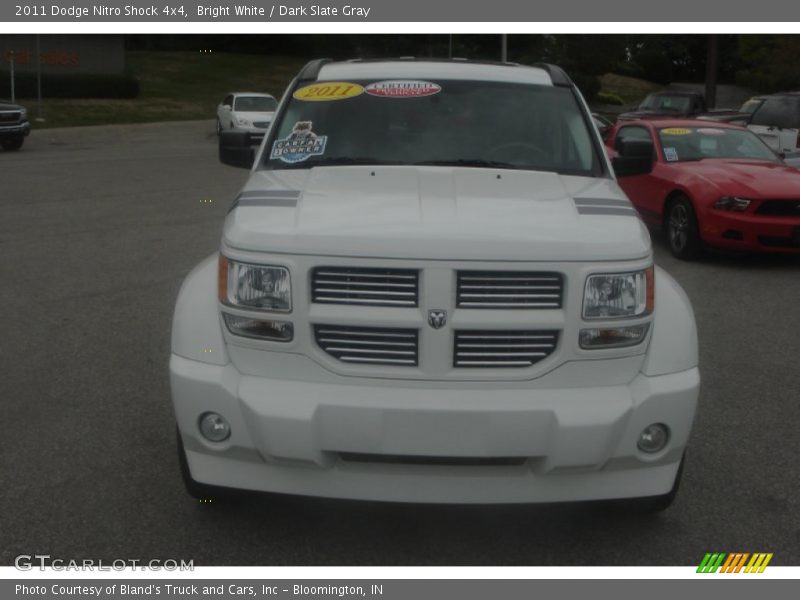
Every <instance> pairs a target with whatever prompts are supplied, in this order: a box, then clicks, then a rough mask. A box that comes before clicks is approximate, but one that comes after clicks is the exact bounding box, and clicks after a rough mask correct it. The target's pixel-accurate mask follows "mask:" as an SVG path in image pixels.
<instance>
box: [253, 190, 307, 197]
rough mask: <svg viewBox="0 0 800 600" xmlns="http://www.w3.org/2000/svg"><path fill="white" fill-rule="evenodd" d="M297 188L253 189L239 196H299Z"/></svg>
mask: <svg viewBox="0 0 800 600" xmlns="http://www.w3.org/2000/svg"><path fill="white" fill-rule="evenodd" d="M299 197H300V192H298V191H297V190H252V191H249V192H242V193H241V194H239V198H299Z"/></svg>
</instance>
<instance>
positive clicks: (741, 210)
mask: <svg viewBox="0 0 800 600" xmlns="http://www.w3.org/2000/svg"><path fill="white" fill-rule="evenodd" d="M633 142H635V143H636V144H635V147H636V148H637V151H638V152H641V156H642V157H643V160H647V161H649V162H650V164H651V170H650V172H649V173H647V174H644V175H635V176H630V177H621V178H620V186H621V187H622V189H623V190H625V193H626V194H627V195H628V198H630V199H631V201H632V202H633V204H634V206H635V207H636V209H637V210H638V211H639V212H640V213H641V215H642V218H643V219H644V221H646V222H647V223H649V224H651V225H654V226H656V227H663V229H664V230H665V231H666V233H667V239H668V243H669V248H670V250H671V252H672V254H674V255H675V256H677V257H678V258H682V259H690V258H694V257H696V256H697V255H698V253H699V252H700V251H701V250H702V247H703V245H704V244H707V245H709V246H715V247H719V248H727V249H732V250H746V251H775V252H800V171H798V170H797V169H793V168H790V167H788V166H787V165H786V164H784V163H783V161H781V160H780V158H778V157H777V156H776V155H775V153H774V152H773V151H772V150H771V149H770V148H769V147H768V146H767V145H766V144H765V143H764V142H763V141H762V140H760V139H759V138H758V136H756V135H755V134H754V133H753V132H751V131H749V130H748V129H746V128H743V127H738V126H735V125H730V124H727V123H713V124H711V123H699V122H698V121H694V120H672V121H666V120H664V121H645V120H641V121H634V122H625V123H621V124H619V125H618V126H617V127H615V129H614V131H612V133H611V135H610V136H609V138H608V145H609V148H608V152H609V154H610V155H611V156H618V155H623V156H624V155H625V152H626V147H627V145H628V144H629V143H633Z"/></svg>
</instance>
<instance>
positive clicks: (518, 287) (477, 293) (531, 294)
mask: <svg viewBox="0 0 800 600" xmlns="http://www.w3.org/2000/svg"><path fill="white" fill-rule="evenodd" d="M563 291H564V280H563V278H562V276H561V274H560V273H551V272H530V271H459V272H458V284H457V291H456V294H457V295H456V305H457V306H459V307H461V308H501V309H503V308H529V309H530V308H533V309H546V308H561V302H562V296H563Z"/></svg>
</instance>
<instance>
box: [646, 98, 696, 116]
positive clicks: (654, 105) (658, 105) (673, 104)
mask: <svg viewBox="0 0 800 600" xmlns="http://www.w3.org/2000/svg"><path fill="white" fill-rule="evenodd" d="M691 102H692V101H691V98H690V97H689V96H679V95H673V94H650V95H649V96H647V98H645V99H644V101H643V102H642V103H641V104H640V105H639V108H640V109H644V110H658V111H664V112H679V113H684V112H689V108H690V107H691Z"/></svg>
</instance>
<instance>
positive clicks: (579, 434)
mask: <svg viewBox="0 0 800 600" xmlns="http://www.w3.org/2000/svg"><path fill="white" fill-rule="evenodd" d="M247 143H248V138H247V133H239V132H224V133H223V135H222V137H221V140H220V156H221V158H222V160H223V162H226V163H228V164H240V165H246V166H250V165H252V164H253V150H252V149H251V148H249V147H248V146H247ZM649 159H650V157H649V156H643V149H642V147H641V145H640V144H637V142H635V141H631V142H630V143H629V144H627V145H626V146H625V147H623V148H621V149H620V152H619V156H618V157H617V158H615V159H614V166H615V170H616V172H617V175H619V176H622V175H624V174H631V175H632V174H637V173H641V172H643V171H644V170H646V169H647V168H649V165H650V160H649ZM170 371H171V382H172V396H173V402H174V408H175V414H176V417H177V422H178V431H179V440H178V442H179V444H178V446H179V455H180V459H181V465H182V469H183V475H184V480H185V482H186V484H187V487H188V489H189V491H190V492H191V493H193V494H195V495H198V496H208V495H210V494H215V493H217V492H219V491H220V490H221V489H223V488H236V489H248V490H260V491H267V492H284V493H292V494H305V495H314V496H328V497H340V498H360V499H373V500H395V501H409V502H469V503H478V502H487V503H494V502H559V501H573V500H601V499H606V500H608V499H631V500H632V501H633V503H634V504H637V505H639V506H640V507H643V508H648V509H659V508H663V507H665V506H666V505H668V504H669V502H670V501H671V500H672V497H673V496H674V493H675V490H676V489H677V485H678V481H679V479H680V473H681V466H682V463H683V455H684V448H685V446H686V443H687V439H688V437H689V432H690V429H691V426H692V421H693V418H694V413H695V406H696V402H697V396H698V386H699V375H698V369H697V339H696V330H695V323H694V317H693V315H692V310H691V306H690V304H689V301H688V300H687V298H686V295H685V294H684V292H683V291H682V290H681V288H680V287H679V286H678V285H677V284H676V283H675V281H674V280H673V279H672V278H670V277H669V275H667V274H666V273H664V272H663V271H662V270H660V269H659V268H657V267H654V266H653V255H652V250H651V246H650V239H649V236H648V233H647V230H646V229H645V227H644V225H643V224H642V222H641V221H640V220H639V219H638V218H637V213H636V212H635V211H634V209H633V208H632V206H631V204H630V203H629V201H628V199H627V198H626V197H625V195H624V194H623V193H622V192H621V191H620V188H619V187H618V186H617V183H616V181H615V178H614V175H613V173H612V169H611V165H610V164H609V161H608V160H607V158H606V156H605V154H604V153H603V149H602V142H601V140H600V138H599V136H598V134H597V132H596V130H595V128H594V126H593V125H592V120H591V116H590V113H589V112H588V110H587V107H586V104H585V102H584V101H583V99H582V97H581V95H580V93H579V92H578V90H577V88H576V87H575V86H574V85H573V84H572V82H571V81H570V79H569V78H568V76H567V75H566V74H565V73H564V72H563V71H562V70H561V69H559V68H557V67H553V66H550V65H537V66H533V67H527V66H520V65H514V64H482V63H473V62H466V61H416V60H398V61H359V60H356V61H349V62H327V61H314V62H312V63H309V64H308V65H307V66H306V67H305V68H304V69H303V70H302V72H301V73H300V74H299V75H298V77H297V78H296V79H295V81H294V82H293V83H292V84H291V86H290V87H289V89H288V91H287V92H286V94H285V95H284V98H283V99H282V101H281V104H280V106H279V108H278V112H277V113H276V119H275V120H274V122H273V124H272V126H271V128H270V130H269V132H268V134H267V135H266V137H265V139H264V141H263V143H262V144H261V146H260V149H259V150H258V152H257V153H256V156H255V164H254V166H253V170H252V174H251V177H250V179H249V181H248V183H247V184H246V186H245V188H244V190H243V191H242V192H241V193H240V194H239V196H238V198H237V199H236V201H235V202H234V205H233V207H232V209H231V211H230V213H229V214H228V217H227V219H226V221H225V226H224V231H223V236H222V243H221V247H220V252H219V254H218V255H217V254H214V255H213V256H210V257H208V258H207V259H206V260H204V261H203V262H202V263H200V264H199V265H198V266H197V267H196V268H195V269H194V270H193V271H192V272H191V273H190V274H189V276H188V277H187V279H186V281H185V282H184V284H183V287H182V289H181V291H180V294H179V297H178V300H177V306H176V308H175V317H174V323H173V332H172V358H171V362H170Z"/></svg>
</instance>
